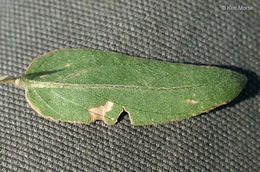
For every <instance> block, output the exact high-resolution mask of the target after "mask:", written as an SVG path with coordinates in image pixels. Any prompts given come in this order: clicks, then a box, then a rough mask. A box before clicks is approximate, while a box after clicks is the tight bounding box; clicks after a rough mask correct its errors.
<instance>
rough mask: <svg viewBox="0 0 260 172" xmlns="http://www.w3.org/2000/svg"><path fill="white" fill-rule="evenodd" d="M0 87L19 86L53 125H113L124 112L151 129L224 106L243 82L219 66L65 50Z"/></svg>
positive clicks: (1, 79) (44, 57)
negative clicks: (58, 122)
mask: <svg viewBox="0 0 260 172" xmlns="http://www.w3.org/2000/svg"><path fill="white" fill-rule="evenodd" d="M0 82H5V83H10V84H15V85H18V86H20V87H23V88H24V89H25V90H26V99H27V101H28V102H29V104H30V105H31V106H32V107H33V109H36V110H37V112H38V113H39V114H41V115H43V116H44V117H49V118H51V119H53V120H60V121H64V122H77V123H90V122H94V121H96V120H103V121H104V122H105V123H107V124H110V125H113V124H115V123H116V122H117V119H118V117H119V115H120V114H118V113H119V112H120V113H122V109H123V111H125V112H127V113H128V114H129V116H130V121H131V123H132V124H134V125H150V124H160V123H166V122H169V121H174V120H179V119H186V118H189V117H191V116H196V115H198V114H201V113H204V112H208V111H209V110H212V109H214V108H216V107H218V106H220V105H223V104H226V103H228V102H230V101H231V100H232V99H234V98H235V97H236V96H237V95H238V94H239V93H240V92H241V90H242V89H243V87H244V86H245V84H246V82H247V79H246V77H245V76H244V75H242V74H239V73H237V72H234V71H230V70H226V69H222V68H217V67H210V66H207V67H205V66H198V65H191V64H181V63H169V62H162V61H156V60H148V59H142V58H135V57H130V56H127V55H124V54H119V53H114V52H108V51H98V50H80V49H65V50H58V51H55V52H50V53H47V54H44V55H42V56H40V57H38V58H36V59H35V60H34V61H33V62H32V63H31V64H30V65H29V67H28V68H27V70H26V74H25V75H24V76H22V77H17V78H9V77H7V76H3V77H0ZM126 110H127V111H126Z"/></svg>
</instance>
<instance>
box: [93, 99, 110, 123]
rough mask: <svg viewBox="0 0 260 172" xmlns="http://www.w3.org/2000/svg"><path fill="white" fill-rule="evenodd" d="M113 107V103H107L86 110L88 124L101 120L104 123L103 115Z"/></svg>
mask: <svg viewBox="0 0 260 172" xmlns="http://www.w3.org/2000/svg"><path fill="white" fill-rule="evenodd" d="M113 105H114V103H113V102H110V101H107V102H106V103H105V104H104V105H101V106H98V107H92V108H90V109H89V110H88V113H89V115H90V120H89V122H94V121H96V120H102V121H104V122H106V118H105V115H106V113H107V112H109V111H111V109H112V107H113Z"/></svg>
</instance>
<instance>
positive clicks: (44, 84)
mask: <svg viewBox="0 0 260 172" xmlns="http://www.w3.org/2000/svg"><path fill="white" fill-rule="evenodd" d="M19 85H21V86H23V87H27V88H71V89H84V88H108V89H109V88H110V89H111V88H113V89H131V90H175V89H189V88H195V87H205V86H208V84H197V85H186V86H178V87H142V86H132V85H112V84H67V83H54V82H39V81H30V80H23V81H20V84H19Z"/></svg>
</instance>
